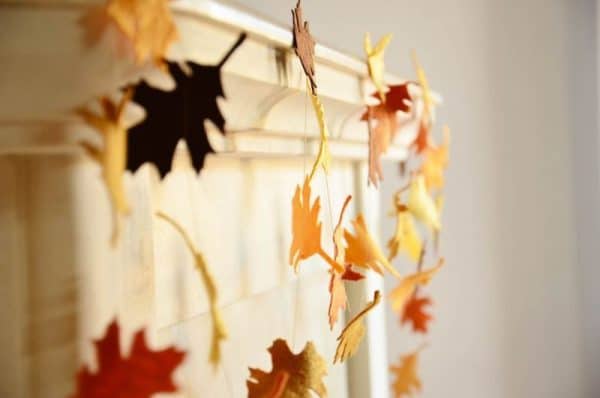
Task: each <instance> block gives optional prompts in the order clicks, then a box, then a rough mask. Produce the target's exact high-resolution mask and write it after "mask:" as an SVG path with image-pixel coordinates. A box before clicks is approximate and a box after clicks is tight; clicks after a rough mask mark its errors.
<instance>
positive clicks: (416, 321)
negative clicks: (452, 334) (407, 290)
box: [401, 294, 432, 333]
mask: <svg viewBox="0 0 600 398" xmlns="http://www.w3.org/2000/svg"><path fill="white" fill-rule="evenodd" d="M431 304H432V303H431V299H430V298H429V297H417V295H416V294H413V296H412V297H411V298H410V300H408V302H407V303H406V305H405V306H404V312H403V313H402V319H401V323H402V324H403V325H404V324H405V323H410V324H412V328H413V331H414V332H415V333H427V326H428V325H427V323H428V322H429V321H430V320H431V319H432V317H431V315H430V314H428V313H427V312H425V307H427V306H430V305H431Z"/></svg>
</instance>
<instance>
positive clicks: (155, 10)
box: [83, 0, 178, 67]
mask: <svg viewBox="0 0 600 398" xmlns="http://www.w3.org/2000/svg"><path fill="white" fill-rule="evenodd" d="M83 22H84V24H85V25H86V27H87V30H88V32H87V36H88V42H89V43H90V44H94V43H95V42H97V41H98V39H99V38H100V36H101V34H102V33H103V32H104V30H105V29H106V27H107V26H108V24H110V23H114V24H115V26H116V27H117V29H118V30H119V32H121V33H122V34H123V36H124V37H125V38H126V39H127V40H128V41H129V42H130V44H131V46H132V49H133V52H134V55H135V60H136V62H137V63H138V64H142V63H144V62H146V61H148V60H151V61H152V62H154V63H155V64H156V65H158V66H161V67H162V66H163V65H164V63H163V59H164V58H165V56H166V54H167V50H168V49H169V46H170V45H171V44H172V43H173V42H175V41H176V40H177V39H178V33H177V28H176V27H175V23H174V21H173V16H172V14H171V9H170V7H169V0H108V1H107V3H106V5H105V6H103V7H102V8H99V9H98V8H96V9H92V10H91V11H90V13H88V14H87V15H86V16H85V17H84V20H83Z"/></svg>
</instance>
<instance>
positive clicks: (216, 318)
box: [156, 212, 227, 366]
mask: <svg viewBox="0 0 600 398" xmlns="http://www.w3.org/2000/svg"><path fill="white" fill-rule="evenodd" d="M156 215H157V216H158V217H160V218H162V219H163V220H165V221H167V222H168V223H169V224H171V226H173V228H175V230H176V231H177V232H179V234H180V235H181V237H182V238H183V240H184V241H185V243H186V245H187V247H188V249H189V250H190V251H191V252H192V254H193V256H194V264H195V266H196V270H197V271H198V273H199V274H200V277H201V278H202V282H203V283H204V287H205V288H206V295H207V297H208V302H209V304H210V314H211V317H212V326H213V330H212V341H211V346H210V354H209V355H210V358H209V359H210V362H211V363H212V364H213V366H216V365H217V364H218V363H219V362H220V360H221V346H220V344H221V340H224V339H226V338H227V330H226V328H225V323H224V322H223V319H222V317H221V312H220V311H219V307H218V291H217V286H216V284H215V279H214V277H213V276H212V274H211V272H210V269H209V268H208V264H207V263H206V260H205V259H204V255H202V253H201V252H200V250H198V249H197V248H196V245H195V244H194V242H193V241H192V239H191V237H190V236H189V234H188V233H187V232H186V231H185V229H183V227H182V226H181V225H180V224H179V223H178V222H176V221H175V220H173V219H172V218H171V217H169V216H168V215H166V214H165V213H162V212H158V213H156Z"/></svg>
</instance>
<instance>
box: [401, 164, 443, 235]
mask: <svg viewBox="0 0 600 398" xmlns="http://www.w3.org/2000/svg"><path fill="white" fill-rule="evenodd" d="M406 207H407V208H408V210H409V211H410V212H411V214H412V215H413V216H415V218H416V219H417V220H419V221H421V222H422V223H423V224H425V225H426V226H427V227H428V228H430V229H431V230H432V231H434V232H437V231H439V230H440V229H441V222H440V214H439V211H438V208H437V206H436V203H435V201H434V200H433V198H432V197H431V196H430V195H429V192H427V187H426V186H425V177H424V176H423V174H417V175H416V176H414V177H413V179H412V180H411V182H410V185H409V188H408V201H407V203H406Z"/></svg>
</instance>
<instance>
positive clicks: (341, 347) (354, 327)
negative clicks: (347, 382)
mask: <svg viewBox="0 0 600 398" xmlns="http://www.w3.org/2000/svg"><path fill="white" fill-rule="evenodd" d="M380 301H381V295H380V294H379V290H376V291H375V293H374V295H373V301H371V302H370V303H367V305H366V307H365V308H364V309H363V310H362V311H361V312H359V313H358V314H357V315H356V316H355V317H354V318H352V320H350V322H348V324H347V325H346V327H345V328H344V330H343V331H342V334H340V336H339V337H338V341H339V343H338V346H337V349H336V350H335V357H334V358H333V363H336V362H338V361H339V362H344V361H345V360H346V359H348V358H350V357H351V356H353V355H354V354H356V351H357V350H358V347H359V346H360V343H361V342H362V339H363V337H364V336H365V325H364V323H363V318H364V317H365V316H366V315H367V314H368V313H369V312H370V311H371V310H372V309H373V308H375V306H377V304H379V302H380Z"/></svg>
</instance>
